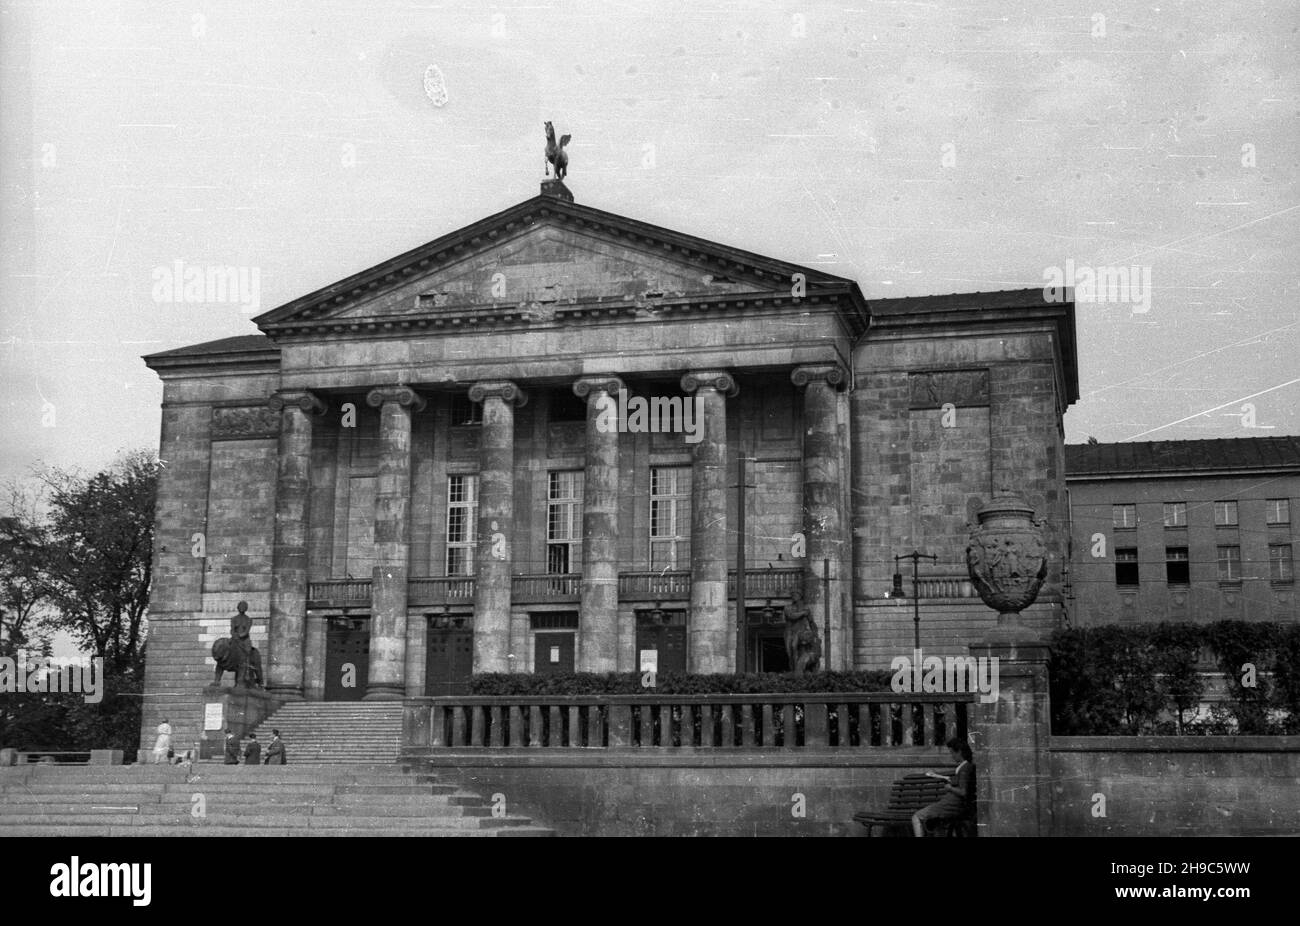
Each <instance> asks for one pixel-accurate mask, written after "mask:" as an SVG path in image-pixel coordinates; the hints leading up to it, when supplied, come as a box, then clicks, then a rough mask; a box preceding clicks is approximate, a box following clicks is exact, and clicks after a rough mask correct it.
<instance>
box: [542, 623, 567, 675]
mask: <svg viewBox="0 0 1300 926" xmlns="http://www.w3.org/2000/svg"><path fill="white" fill-rule="evenodd" d="M533 639H534V641H535V642H534V644H533V672H535V673H536V674H538V675H559V674H562V673H565V672H572V671H573V634H571V633H539V634H537V635H536V636H534V638H533Z"/></svg>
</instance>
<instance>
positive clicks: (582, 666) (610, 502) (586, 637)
mask: <svg viewBox="0 0 1300 926" xmlns="http://www.w3.org/2000/svg"><path fill="white" fill-rule="evenodd" d="M622 388H623V383H622V382H621V381H620V380H619V379H618V377H615V376H601V377H584V378H583V379H580V380H578V381H577V382H576V383H574V385H573V391H574V393H576V394H577V395H578V397H579V398H583V399H586V400H587V466H586V476H585V480H584V483H583V494H582V603H581V605H580V609H579V622H578V660H577V667H578V671H579V672H614V671H616V670H617V668H618V502H619V498H618V484H619V480H618V438H619V433H618V428H617V427H612V426H609V422H610V421H611V418H612V416H611V414H610V412H609V411H608V407H609V405H610V404H611V403H612V402H614V401H616V400H617V396H618V393H619V390H620V389H622ZM602 426H603V427H604V428H605V429H604V430H602Z"/></svg>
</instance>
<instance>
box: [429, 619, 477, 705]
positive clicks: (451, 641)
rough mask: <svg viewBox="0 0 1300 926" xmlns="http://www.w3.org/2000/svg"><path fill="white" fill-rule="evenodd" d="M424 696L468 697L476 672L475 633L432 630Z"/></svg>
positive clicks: (455, 630)
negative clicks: (471, 676)
mask: <svg viewBox="0 0 1300 926" xmlns="http://www.w3.org/2000/svg"><path fill="white" fill-rule="evenodd" d="M428 640H429V645H428V650H427V657H426V659H425V663H424V693H425V695H427V696H428V697H430V698H437V697H445V696H447V695H463V694H469V679H470V675H471V674H472V673H473V671H474V631H472V630H457V629H443V628H430V629H429V637H428Z"/></svg>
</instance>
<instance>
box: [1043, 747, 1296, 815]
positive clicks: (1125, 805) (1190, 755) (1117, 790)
mask: <svg viewBox="0 0 1300 926" xmlns="http://www.w3.org/2000/svg"><path fill="white" fill-rule="evenodd" d="M1050 754H1051V770H1052V793H1051V797H1050V799H1051V802H1052V818H1053V823H1054V827H1053V835H1056V836H1183V835H1195V836H1250V835H1265V834H1268V835H1278V836H1283V835H1285V836H1294V835H1296V834H1297V833H1300V737H1296V736H1233V737H1228V736H1208V737H1190V736H1188V737H1153V736H1138V737H1133V736H1088V737H1084V736H1070V737H1067V736H1056V737H1052V740H1051V747H1050ZM1102 799H1104V804H1103V800H1102ZM1103 807H1104V811H1105V816H1100V815H1098V810H1097V809H1102V808H1103ZM1095 808H1096V809H1095Z"/></svg>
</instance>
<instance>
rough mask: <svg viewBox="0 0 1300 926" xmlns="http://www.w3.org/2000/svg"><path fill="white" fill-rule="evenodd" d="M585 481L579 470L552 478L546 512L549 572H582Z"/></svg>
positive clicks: (557, 474) (547, 566) (554, 573)
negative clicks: (583, 486)
mask: <svg viewBox="0 0 1300 926" xmlns="http://www.w3.org/2000/svg"><path fill="white" fill-rule="evenodd" d="M582 477H583V472H582V470H580V469H575V470H561V471H558V472H554V473H551V474H550V485H549V488H548V489H547V493H546V498H547V508H546V571H547V573H548V574H550V575H569V574H571V573H575V572H581V571H582Z"/></svg>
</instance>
